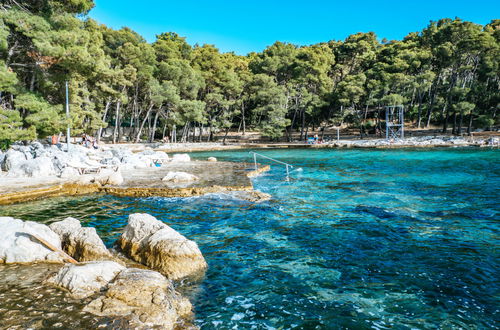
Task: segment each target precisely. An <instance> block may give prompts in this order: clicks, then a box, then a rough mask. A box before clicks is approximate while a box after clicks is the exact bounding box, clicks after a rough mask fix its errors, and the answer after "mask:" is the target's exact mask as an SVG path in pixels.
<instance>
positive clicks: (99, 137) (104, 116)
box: [97, 101, 111, 144]
mask: <svg viewBox="0 0 500 330" xmlns="http://www.w3.org/2000/svg"><path fill="white" fill-rule="evenodd" d="M110 104H111V101H106V106H105V107H104V114H103V116H102V121H103V122H106V117H107V116H108V110H109V106H110ZM101 137H102V127H99V130H98V131H97V144H99V143H100V142H101Z"/></svg>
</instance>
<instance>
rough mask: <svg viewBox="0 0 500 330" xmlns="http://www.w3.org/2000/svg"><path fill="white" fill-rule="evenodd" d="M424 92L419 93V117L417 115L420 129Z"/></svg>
mask: <svg viewBox="0 0 500 330" xmlns="http://www.w3.org/2000/svg"><path fill="white" fill-rule="evenodd" d="M422 98H423V95H422V93H418V117H417V128H418V129H420V123H421V122H422Z"/></svg>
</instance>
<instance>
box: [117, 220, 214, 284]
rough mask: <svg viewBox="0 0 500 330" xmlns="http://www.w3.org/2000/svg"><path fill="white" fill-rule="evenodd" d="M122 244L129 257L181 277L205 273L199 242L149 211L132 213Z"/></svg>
mask: <svg viewBox="0 0 500 330" xmlns="http://www.w3.org/2000/svg"><path fill="white" fill-rule="evenodd" d="M118 244H119V246H120V248H121V249H122V251H123V252H124V253H125V255H127V256H128V257H129V258H131V259H133V260H135V261H137V262H140V263H142V264H144V265H146V266H148V267H150V268H152V269H154V270H157V271H159V272H160V273H162V274H163V275H165V276H167V277H168V278H169V279H172V280H178V279H181V278H184V277H187V276H192V275H196V274H199V273H200V272H203V271H204V270H205V269H206V268H207V263H206V261H205V259H204V258H203V255H202V254H201V251H200V249H199V248H198V245H197V244H196V243H195V242H194V241H191V240H188V239H187V238H186V237H184V236H182V235H181V234H179V233H178V232H176V231H175V230H174V229H172V228H170V227H169V226H167V225H166V224H164V223H163V222H161V221H159V220H157V219H156V218H155V217H153V216H151V215H149V214H141V213H136V214H131V215H130V216H129V218H128V224H127V226H126V227H125V230H124V232H123V234H122V235H121V237H120V239H119V241H118Z"/></svg>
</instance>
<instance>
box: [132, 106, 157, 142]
mask: <svg viewBox="0 0 500 330" xmlns="http://www.w3.org/2000/svg"><path fill="white" fill-rule="evenodd" d="M151 110H153V104H150V105H149V109H148V111H147V112H146V115H145V116H144V119H143V120H142V123H141V126H140V127H139V130H138V131H137V135H136V136H135V143H138V142H139V140H140V139H141V134H142V130H143V128H144V125H145V124H146V121H147V120H148V118H149V114H150V113H151Z"/></svg>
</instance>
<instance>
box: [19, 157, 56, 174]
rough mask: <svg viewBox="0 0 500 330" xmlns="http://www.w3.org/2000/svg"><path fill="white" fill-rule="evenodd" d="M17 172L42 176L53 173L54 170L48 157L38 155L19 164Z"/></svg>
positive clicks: (54, 172)
mask: <svg viewBox="0 0 500 330" xmlns="http://www.w3.org/2000/svg"><path fill="white" fill-rule="evenodd" d="M20 170H21V171H20V172H19V174H20V175H21V176H27V177H43V176H51V175H55V174H56V171H55V169H54V166H53V165H52V159H50V158H49V157H39V158H34V159H30V160H27V161H26V162H24V163H23V164H21V166H20Z"/></svg>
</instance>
